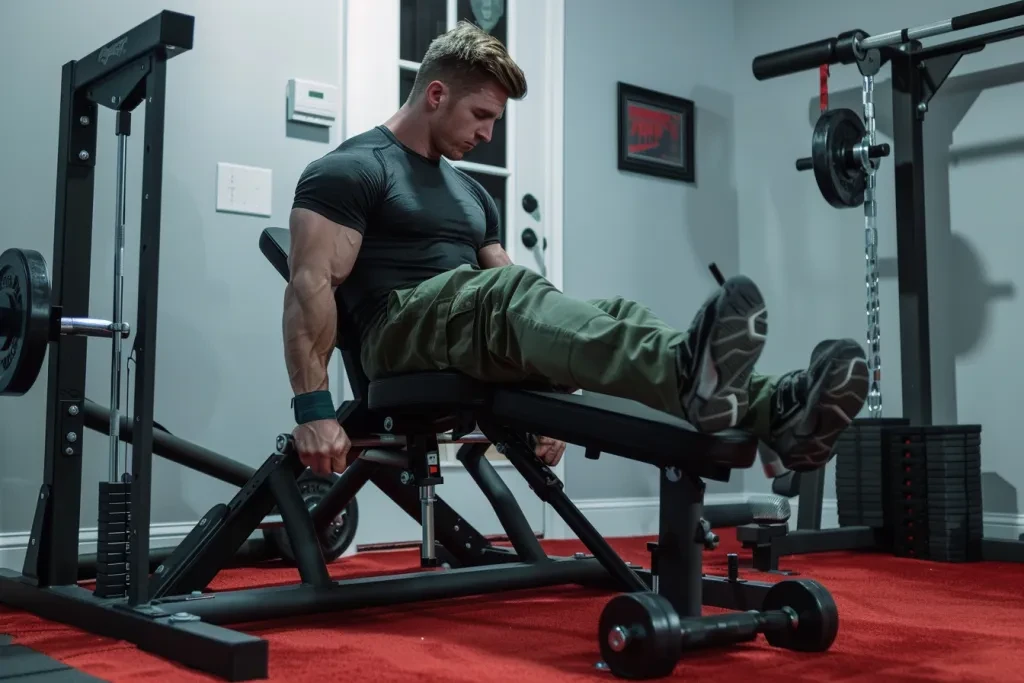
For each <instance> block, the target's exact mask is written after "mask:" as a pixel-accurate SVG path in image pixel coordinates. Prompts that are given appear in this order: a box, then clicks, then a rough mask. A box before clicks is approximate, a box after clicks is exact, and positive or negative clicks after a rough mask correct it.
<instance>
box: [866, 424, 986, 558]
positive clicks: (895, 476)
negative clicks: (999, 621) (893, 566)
mask: <svg viewBox="0 0 1024 683" xmlns="http://www.w3.org/2000/svg"><path fill="white" fill-rule="evenodd" d="M883 438H884V439H885V448H886V452H887V454H888V461H889V467H890V483H891V492H892V495H891V498H890V505H891V511H892V516H891V517H890V519H891V520H892V522H891V529H892V533H893V553H894V554H895V555H896V556H897V557H917V558H920V559H928V560H934V561H938V562H976V561H979V560H981V559H982V558H981V540H982V537H983V536H984V529H983V524H982V499H981V425H951V426H932V427H897V428H891V429H887V430H886V431H885V434H884V436H883Z"/></svg>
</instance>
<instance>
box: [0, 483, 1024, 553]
mask: <svg viewBox="0 0 1024 683" xmlns="http://www.w3.org/2000/svg"><path fill="white" fill-rule="evenodd" d="M754 495H757V496H759V497H760V496H762V495H763V494H749V493H711V494H708V495H707V496H705V497H704V504H705V505H728V504H735V503H745V502H746V501H747V500H748V499H750V498H751V497H752V496H754ZM573 502H574V503H575V504H576V507H577V508H579V510H580V512H582V513H583V515H584V516H585V517H586V518H587V520H588V521H589V522H590V523H591V524H592V525H593V526H594V528H595V529H597V531H598V533H600V534H601V535H602V536H605V537H607V538H623V537H628V536H656V535H657V534H658V510H659V507H658V497H657V496H649V497H642V498H584V499H580V500H575V501H573ZM799 507H800V503H799V499H795V500H792V501H790V528H795V527H796V520H797V514H798V513H799ZM548 509H549V510H550V507H549V508H548ZM194 526H195V522H169V523H162V524H154V525H153V526H152V527H150V546H151V547H153V548H166V547H169V546H175V545H177V544H178V543H180V542H181V541H182V539H184V538H185V536H186V535H187V534H188V532H189V531H191V530H192V527H194ZM837 526H839V516H838V512H837V508H836V501H835V499H825V500H824V501H823V503H822V510H821V527H822V528H823V529H830V528H835V527H837ZM984 529H985V537H986V538H1005V539H1013V540H1016V539H1017V538H1018V537H1019V536H1020V534H1021V533H1024V515H1014V514H1001V513H986V514H985V517H984ZM96 534H97V530H96V529H95V528H91V529H82V530H81V532H80V543H79V548H78V552H79V554H84V553H94V552H96ZM544 537H545V538H549V539H568V538H575V534H573V532H572V530H571V529H569V527H568V526H566V524H565V522H564V521H563V520H562V518H561V517H560V516H558V514H547V515H546V516H545V530H544ZM28 541H29V533H28V532H27V531H24V532H13V533H0V567H6V568H9V569H14V570H16V571H21V569H22V564H23V563H24V561H25V548H26V547H27V546H28ZM355 552H356V548H355V544H353V545H352V546H351V547H350V548H349V550H348V552H346V553H345V554H346V555H352V554H354V553H355Z"/></svg>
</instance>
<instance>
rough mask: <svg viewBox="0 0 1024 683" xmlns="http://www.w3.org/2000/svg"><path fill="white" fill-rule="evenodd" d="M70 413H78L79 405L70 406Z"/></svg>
mask: <svg viewBox="0 0 1024 683" xmlns="http://www.w3.org/2000/svg"><path fill="white" fill-rule="evenodd" d="M68 415H78V406H71V407H69V408H68Z"/></svg>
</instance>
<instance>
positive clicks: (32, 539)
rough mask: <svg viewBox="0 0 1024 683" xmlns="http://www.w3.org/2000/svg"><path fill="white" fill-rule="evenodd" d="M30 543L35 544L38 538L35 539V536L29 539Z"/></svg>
mask: <svg viewBox="0 0 1024 683" xmlns="http://www.w3.org/2000/svg"><path fill="white" fill-rule="evenodd" d="M28 544H29V545H35V544H36V539H34V538H30V539H28Z"/></svg>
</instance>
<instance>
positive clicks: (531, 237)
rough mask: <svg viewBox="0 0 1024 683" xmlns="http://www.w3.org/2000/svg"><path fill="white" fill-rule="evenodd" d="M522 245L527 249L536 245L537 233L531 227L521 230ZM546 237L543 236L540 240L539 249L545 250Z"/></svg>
mask: <svg viewBox="0 0 1024 683" xmlns="http://www.w3.org/2000/svg"><path fill="white" fill-rule="evenodd" d="M523 246H524V247H526V248H527V249H533V248H534V247H536V246H537V233H536V232H534V231H533V228H526V229H525V230H523ZM547 248H548V238H547V237H545V238H544V239H543V240H542V242H541V250H542V251H547Z"/></svg>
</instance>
